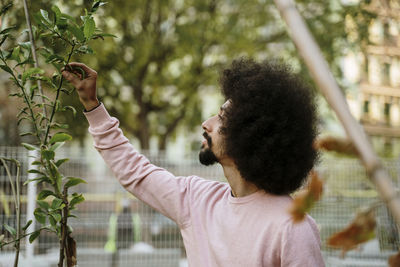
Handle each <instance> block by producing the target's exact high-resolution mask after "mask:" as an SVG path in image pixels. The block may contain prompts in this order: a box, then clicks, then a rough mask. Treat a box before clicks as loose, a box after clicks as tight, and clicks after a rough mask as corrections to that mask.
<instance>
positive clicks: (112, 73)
mask: <svg viewBox="0 0 400 267" xmlns="http://www.w3.org/2000/svg"><path fill="white" fill-rule="evenodd" d="M7 2H8V1H6V0H0V4H1V5H4V4H6V3H7ZM54 4H57V5H58V6H59V7H60V9H61V10H62V11H65V12H68V13H70V14H73V15H77V14H78V12H79V10H81V8H82V5H83V6H85V7H86V8H89V7H90V1H82V0H76V1H50V0H44V1H40V2H36V1H32V2H31V3H30V5H31V9H30V10H31V12H32V13H34V12H36V11H38V10H39V9H40V8H48V9H50V7H51V6H52V5H54ZM297 4H298V7H299V9H300V11H301V13H302V15H303V17H304V18H305V19H306V21H307V23H308V25H309V27H310V29H311V31H312V32H313V34H314V36H315V37H316V39H317V42H318V44H319V45H320V47H321V49H322V51H323V53H324V55H325V57H326V59H327V60H328V62H329V64H330V65H331V68H332V70H333V72H334V75H335V76H336V77H337V79H338V80H339V82H341V83H342V85H346V84H345V83H344V78H343V73H342V72H341V69H340V64H341V62H340V60H341V56H342V55H344V54H345V53H346V52H347V51H349V49H352V50H360V49H362V46H363V45H365V43H366V42H367V38H366V36H367V28H366V27H367V25H368V23H369V20H371V19H372V18H373V15H371V14H368V13H367V12H366V11H363V9H362V8H360V5H361V4H353V5H344V4H342V1H340V0H332V1H328V3H327V1H324V0H309V1H307V0H298V1H297ZM13 12H14V14H15V15H14V16H12V15H11V16H8V17H7V18H6V19H3V18H2V21H1V23H2V24H3V25H4V24H6V25H12V24H17V25H18V27H19V30H20V31H22V30H23V29H24V28H26V25H25V19H24V16H23V8H22V3H19V2H17V3H15V8H14V10H13ZM75 13H76V14H75ZM95 19H96V25H98V27H99V28H102V29H104V31H105V32H108V33H112V34H114V35H116V36H117V38H106V39H105V40H104V41H101V42H96V43H94V44H93V48H94V50H95V51H97V54H96V56H94V57H93V56H90V55H89V56H87V57H80V58H77V57H75V58H73V59H72V60H73V61H81V62H84V63H86V64H87V65H89V66H91V67H92V68H94V69H96V70H97V72H98V73H99V81H98V88H99V90H98V91H99V97H100V99H101V100H102V101H103V102H104V103H105V104H106V106H107V108H108V110H109V111H110V113H111V114H112V115H113V116H116V117H118V118H119V119H120V121H121V126H122V128H123V129H124V131H125V133H126V134H127V135H128V136H129V137H130V138H134V139H136V140H137V141H138V143H139V144H140V146H141V148H142V149H148V148H149V147H150V139H151V138H155V139H156V140H157V144H158V148H159V149H165V148H166V146H167V143H168V142H170V141H174V139H175V138H176V136H177V133H178V132H182V131H183V132H185V133H186V134H189V133H191V132H194V131H196V130H198V129H199V125H200V123H201V121H202V120H203V119H205V116H206V115H207V114H204V106H207V105H208V103H207V99H208V98H207V96H210V95H211V96H214V95H215V96H218V95H219V91H218V90H219V89H218V72H219V71H220V70H221V68H222V67H223V66H224V65H226V64H229V62H230V61H231V60H232V59H234V58H237V57H240V56H250V57H254V58H255V59H257V60H264V59H270V58H274V57H278V58H280V59H283V60H284V61H286V62H288V63H289V64H291V65H292V66H293V67H294V70H295V71H296V72H299V73H301V74H302V75H303V76H304V77H305V78H306V79H308V80H309V82H310V83H312V81H311V79H310V78H309V75H308V73H307V70H306V68H305V66H304V65H303V63H302V61H301V60H300V59H299V57H298V55H297V52H296V49H295V46H294V45H293V43H292V42H291V40H290V38H289V36H288V34H287V30H286V27H285V25H284V23H283V21H282V20H281V19H280V16H279V13H278V11H277V9H276V8H275V6H274V4H273V1H266V0H246V1H244V0H229V1H227V0H207V1H197V0H188V1H183V0H164V1H161V0H148V1H145V0H135V1H123V0H114V1H110V2H109V3H108V4H107V5H106V6H105V8H104V9H102V10H100V11H99V12H98V15H97V17H95ZM348 21H352V22H353V24H352V25H353V28H349V27H348V25H346V23H347V24H348ZM27 38H28V37H27V36H25V35H21V37H20V39H19V40H15V41H24V40H26V39H27ZM46 45H48V44H45V43H42V44H38V46H46ZM41 65H42V64H39V66H41ZM9 87H10V83H9V82H8V81H7V80H5V79H4V78H3V74H2V73H0V88H2V89H1V90H0V103H1V108H0V114H1V118H2V119H1V120H0V129H1V130H0V145H5V144H7V145H17V144H19V142H20V141H21V140H19V137H18V134H16V131H17V130H18V129H17V126H16V125H15V119H14V118H15V114H14V113H15V112H14V110H15V106H16V105H18V104H16V103H13V102H12V101H11V100H9V99H7V94H8V92H9ZM343 88H344V89H346V88H345V86H343ZM221 101H222V100H221ZM62 102H63V104H64V105H72V106H75V107H76V109H77V110H78V113H77V117H76V118H71V116H69V114H66V115H65V117H64V116H62V115H61V117H60V118H59V119H61V120H65V121H66V122H67V123H68V124H69V125H70V127H71V128H70V133H71V135H73V136H74V139H75V140H78V141H79V142H81V143H82V144H83V141H84V138H85V136H86V133H87V122H86V120H85V119H84V117H83V114H82V113H81V112H79V111H81V110H82V107H81V106H80V104H79V101H78V99H77V96H76V94H73V95H71V96H63V99H62ZM324 105H326V104H324V103H323V102H322V105H321V106H324ZM333 119H334V116H333V115H332V114H331V113H330V112H328V111H324V112H322V114H321V126H322V127H324V126H326V124H327V123H326V122H327V121H330V120H333ZM22 127H23V126H22ZM22 141H24V140H22ZM193 148H196V149H197V147H195V146H193Z"/></svg>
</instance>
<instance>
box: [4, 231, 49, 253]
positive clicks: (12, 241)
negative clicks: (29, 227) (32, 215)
mask: <svg viewBox="0 0 400 267" xmlns="http://www.w3.org/2000/svg"><path fill="white" fill-rule="evenodd" d="M42 230H46V231H49V232H52V233H56V232H55V231H54V230H51V229H49V228H47V227H42V228H40V229H39V230H36V231H33V232H30V233H27V234H23V235H21V236H20V237H19V238H16V239H14V240H11V241H8V242H4V243H1V244H0V249H1V248H3V247H5V246H7V245H10V244H13V243H15V242H18V241H20V240H21V239H22V238H25V237H27V236H29V235H31V234H33V233H35V232H37V231H42Z"/></svg>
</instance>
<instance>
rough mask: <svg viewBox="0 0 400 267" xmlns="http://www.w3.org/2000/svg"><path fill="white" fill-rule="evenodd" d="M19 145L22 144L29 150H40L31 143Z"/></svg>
mask: <svg viewBox="0 0 400 267" xmlns="http://www.w3.org/2000/svg"><path fill="white" fill-rule="evenodd" d="M21 145H23V146H24V147H25V148H26V149H28V150H31V151H33V150H38V151H39V150H40V149H39V148H38V147H36V146H34V145H31V144H27V143H21Z"/></svg>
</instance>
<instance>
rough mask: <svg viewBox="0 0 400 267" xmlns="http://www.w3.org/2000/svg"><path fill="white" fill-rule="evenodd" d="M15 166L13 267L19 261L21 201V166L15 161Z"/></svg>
mask: <svg viewBox="0 0 400 267" xmlns="http://www.w3.org/2000/svg"><path fill="white" fill-rule="evenodd" d="M15 162H16V164H17V175H16V181H15V182H16V188H17V196H16V199H17V206H16V207H15V209H16V213H17V235H16V239H18V241H17V242H16V243H15V249H16V251H15V259H14V267H17V266H18V260H19V251H20V240H19V237H20V235H21V201H20V198H21V196H20V190H19V174H20V169H21V166H20V164H19V162H18V161H15Z"/></svg>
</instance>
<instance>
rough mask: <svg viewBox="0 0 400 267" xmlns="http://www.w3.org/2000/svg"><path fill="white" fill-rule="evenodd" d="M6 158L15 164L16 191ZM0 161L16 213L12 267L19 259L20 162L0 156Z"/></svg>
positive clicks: (16, 264)
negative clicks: (8, 183)
mask: <svg viewBox="0 0 400 267" xmlns="http://www.w3.org/2000/svg"><path fill="white" fill-rule="evenodd" d="M6 160H7V161H12V162H14V163H15V164H16V165H17V175H16V181H15V187H16V189H17V190H16V191H15V187H14V183H13V180H12V176H11V173H10V169H9V168H8V165H7V164H6ZM0 161H1V163H2V164H3V165H4V169H5V170H6V173H7V176H8V179H9V180H10V185H11V190H12V193H13V195H14V205H15V211H16V214H17V233H16V236H15V237H14V242H15V258H14V267H17V266H18V261H19V250H20V234H21V202H20V190H19V173H20V168H21V164H20V163H19V161H18V160H16V159H7V158H3V157H0Z"/></svg>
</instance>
